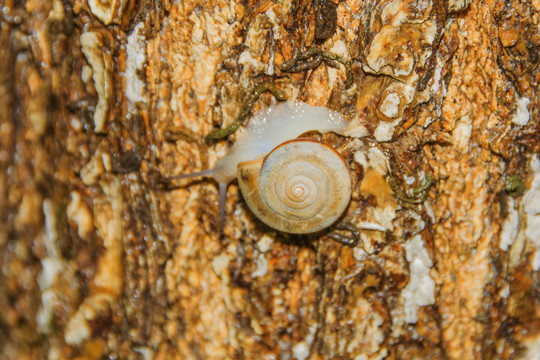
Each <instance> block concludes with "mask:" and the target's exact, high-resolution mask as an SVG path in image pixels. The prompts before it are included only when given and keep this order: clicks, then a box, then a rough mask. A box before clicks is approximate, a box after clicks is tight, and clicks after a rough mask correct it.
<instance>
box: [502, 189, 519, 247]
mask: <svg viewBox="0 0 540 360" xmlns="http://www.w3.org/2000/svg"><path fill="white" fill-rule="evenodd" d="M507 207H508V215H507V216H506V218H505V219H504V222H503V225H502V230H501V240H500V243H499V248H500V249H501V250H502V251H506V250H508V247H509V246H511V245H512V243H513V242H514V240H515V239H516V236H517V233H518V227H519V215H518V211H517V209H515V201H514V199H512V198H511V197H509V198H508V201H507Z"/></svg>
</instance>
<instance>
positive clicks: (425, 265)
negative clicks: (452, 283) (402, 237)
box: [401, 235, 435, 324]
mask: <svg viewBox="0 0 540 360" xmlns="http://www.w3.org/2000/svg"><path fill="white" fill-rule="evenodd" d="M405 250H406V252H407V261H408V262H409V269H410V278H409V283H408V284H407V286H406V287H405V289H403V292H402V293H401V295H402V297H403V301H404V303H403V305H404V311H405V321H406V322H407V323H410V324H414V323H416V322H417V321H418V309H419V308H420V306H426V305H432V304H434V303H435V281H433V279H432V278H431V277H430V275H429V270H430V268H431V267H432V266H433V263H432V262H431V259H430V258H429V254H428V252H427V251H426V249H424V243H423V241H422V236H421V235H416V236H414V237H413V238H412V239H411V240H409V241H408V242H407V243H406V244H405Z"/></svg>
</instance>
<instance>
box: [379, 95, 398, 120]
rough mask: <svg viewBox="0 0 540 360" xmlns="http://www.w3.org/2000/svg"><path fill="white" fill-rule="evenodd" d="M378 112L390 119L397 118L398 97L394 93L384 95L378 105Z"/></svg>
mask: <svg viewBox="0 0 540 360" xmlns="http://www.w3.org/2000/svg"><path fill="white" fill-rule="evenodd" d="M379 111H380V112H382V113H383V114H384V116H386V117H389V118H391V119H393V118H395V117H397V116H398V115H399V95H398V94H397V93H395V92H392V93H390V94H388V95H386V97H385V98H384V100H383V101H382V103H381V105H379Z"/></svg>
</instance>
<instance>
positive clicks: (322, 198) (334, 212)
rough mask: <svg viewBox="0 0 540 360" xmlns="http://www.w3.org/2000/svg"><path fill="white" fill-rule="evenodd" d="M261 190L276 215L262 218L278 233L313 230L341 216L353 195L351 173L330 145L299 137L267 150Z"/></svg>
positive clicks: (267, 206) (260, 182)
mask: <svg viewBox="0 0 540 360" xmlns="http://www.w3.org/2000/svg"><path fill="white" fill-rule="evenodd" d="M258 190H259V192H260V198H261V200H262V202H263V203H264V204H265V206H266V210H265V211H267V212H268V213H267V214H268V215H270V216H269V218H271V219H272V220H271V221H265V219H264V218H262V220H263V221H265V222H266V223H267V224H268V225H270V226H272V227H273V228H276V229H278V230H280V231H285V232H290V233H311V232H316V231H319V230H322V229H324V228H326V227H328V226H330V225H331V224H332V223H334V222H335V221H336V220H337V219H338V218H339V217H340V216H341V214H343V212H344V211H345V209H346V208H347V205H348V203H349V201H350V198H351V177H350V173H349V168H348V166H347V164H346V163H345V161H344V160H343V158H342V157H341V156H340V155H339V154H338V153H337V152H336V151H335V150H334V149H333V148H332V147H330V146H327V145H325V144H322V143H320V142H317V141H313V140H307V139H298V140H291V141H288V142H285V143H283V144H281V145H280V146H278V147H276V148H275V149H274V150H273V151H272V152H271V153H270V154H268V156H267V157H266V158H265V160H264V162H263V164H262V166H261V169H260V174H259V189H258ZM248 204H249V203H248ZM250 207H251V206H250Z"/></svg>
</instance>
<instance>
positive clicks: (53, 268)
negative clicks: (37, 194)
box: [36, 199, 63, 334]
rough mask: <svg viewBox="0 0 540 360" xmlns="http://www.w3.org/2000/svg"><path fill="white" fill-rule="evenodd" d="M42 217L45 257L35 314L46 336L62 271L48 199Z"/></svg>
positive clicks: (53, 213) (51, 204)
mask: <svg viewBox="0 0 540 360" xmlns="http://www.w3.org/2000/svg"><path fill="white" fill-rule="evenodd" d="M43 215H44V216H45V233H44V234H43V242H44V243H45V249H46V250H47V256H46V257H45V258H43V259H42V260H41V272H40V274H39V277H38V285H39V289H40V290H41V307H40V309H39V311H38V313H37V314H36V321H37V324H38V328H39V331H41V332H42V333H43V334H48V333H49V332H50V323H51V321H52V318H53V314H54V308H55V306H56V304H57V300H58V296H57V293H56V291H54V284H55V282H56V279H57V278H58V274H60V273H61V271H62V269H63V264H62V262H61V258H60V249H59V248H58V233H57V231H56V216H55V211H54V206H53V202H52V201H51V200H50V199H45V200H44V201H43Z"/></svg>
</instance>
